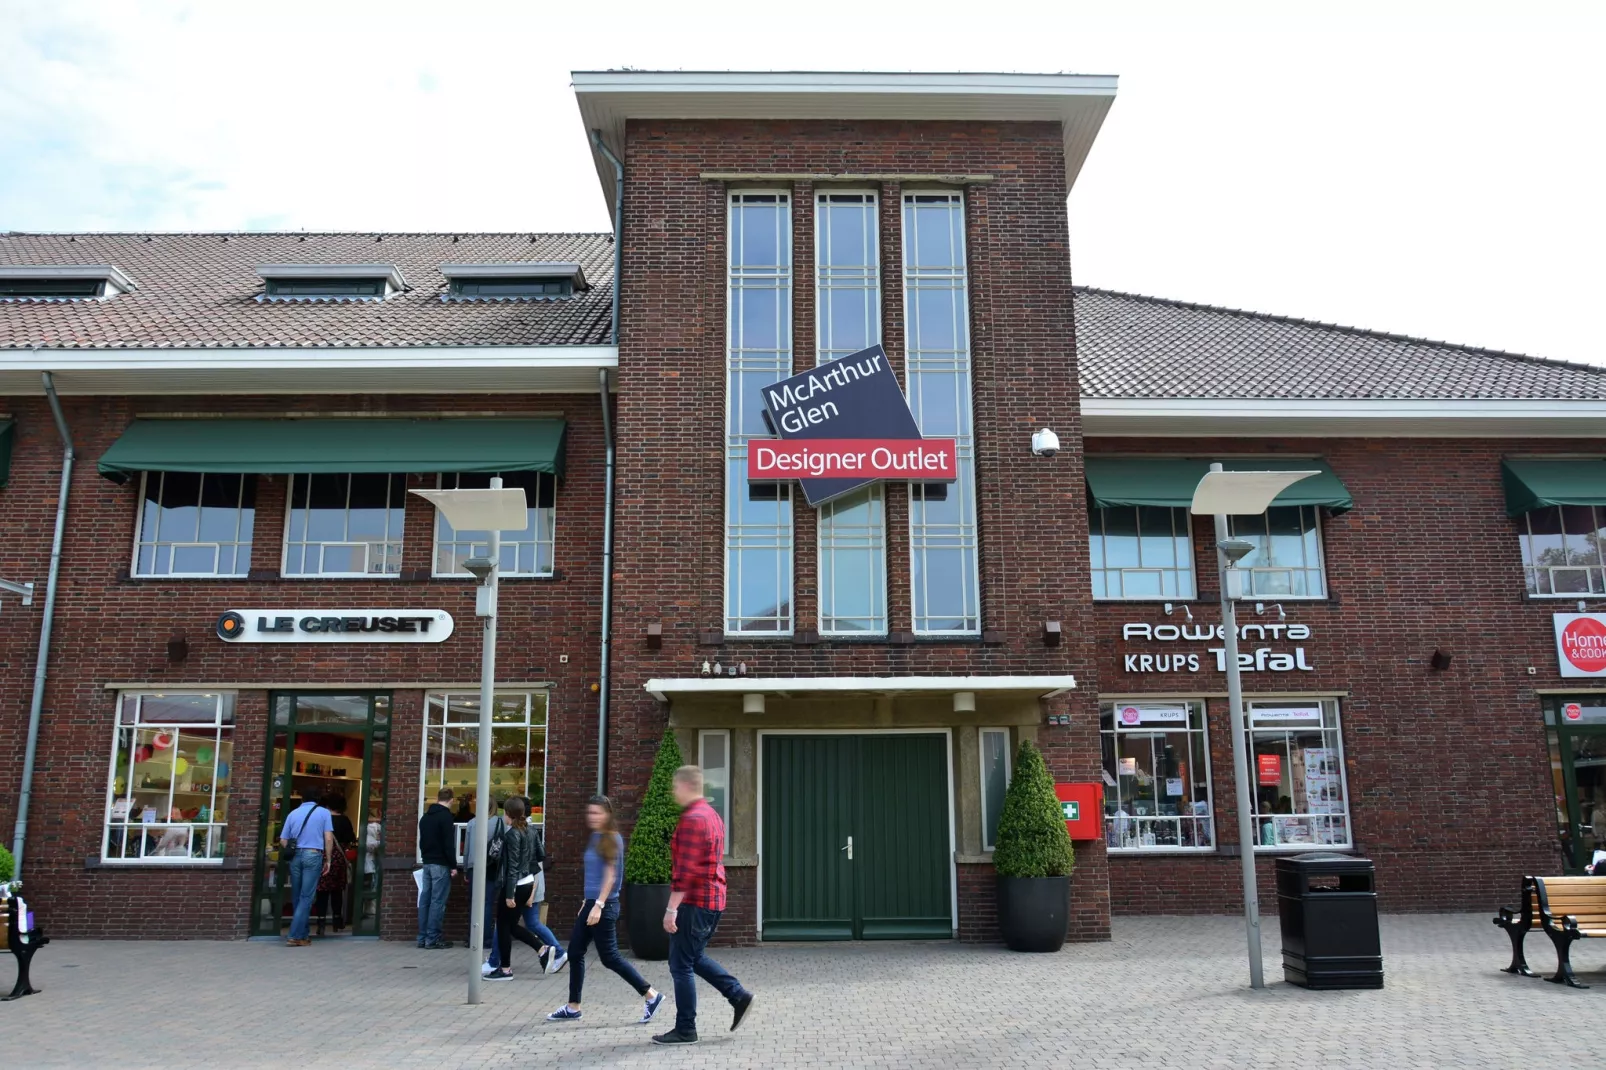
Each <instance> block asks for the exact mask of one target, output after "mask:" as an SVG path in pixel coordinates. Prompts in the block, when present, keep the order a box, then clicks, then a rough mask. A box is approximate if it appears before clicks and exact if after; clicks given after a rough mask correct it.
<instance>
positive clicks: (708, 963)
mask: <svg viewBox="0 0 1606 1070" xmlns="http://www.w3.org/2000/svg"><path fill="white" fill-rule="evenodd" d="M720 913H721V911H718V910H705V909H704V908H702V907H694V906H688V905H687V904H685V903H682V904H681V905H680V912H679V913H677V914H676V915H675V932H674V934H673V935H671V936H670V938H669V976H670V977H672V978H674V981H675V1032H677V1033H687V1034H689V1033H695V1032H697V980H696V979H697V978H698V977H701V978H702V979H703V980H705V981H707V982H708V983H709V984H711V985H713V986H714V990H715V991H716V992H718V993H719V994H720V995H722V996H724V997H725V998H726V999H727V1000H729V1001H730V1002H731V1003H733V1004H734V1003H735V1002H736V1001H737V1000H739V999H741V998H742V997H743V996H745V995H747V990H746V989H745V988H743V987H742V983H741V982H740V981H738V980H737V979H736V978H735V977H733V976H732V975H731V973H730V971H729V970H727V969H725V967H723V966H721V965H720V964H719V963H717V962H715V961H714V960H713V959H711V958H709V957H708V955H707V954H706V949H707V947H708V941H709V938H710V937H712V936H713V935H714V930H715V929H718V928H719V916H720ZM571 968H572V967H571Z"/></svg>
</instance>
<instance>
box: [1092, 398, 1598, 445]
mask: <svg viewBox="0 0 1606 1070" xmlns="http://www.w3.org/2000/svg"><path fill="white" fill-rule="evenodd" d="M1082 431H1083V434H1084V435H1085V436H1087V437H1089V438H1094V437H1101V436H1107V437H1112V438H1119V437H1129V436H1130V437H1143V438H1195V437H1200V436H1217V437H1225V438H1248V437H1267V436H1286V435H1295V436H1302V437H1326V438H1338V437H1343V438H1506V437H1510V436H1529V435H1533V436H1543V437H1546V438H1601V437H1606V401H1573V400H1555V399H1543V400H1499V399H1480V400H1447V401H1445V400H1395V399H1381V400H1320V399H1317V400H1311V399H1297V400H1277V399H1271V400H1258V399H1257V400H1234V399H1231V398H1092V397H1086V396H1084V397H1083V398H1082Z"/></svg>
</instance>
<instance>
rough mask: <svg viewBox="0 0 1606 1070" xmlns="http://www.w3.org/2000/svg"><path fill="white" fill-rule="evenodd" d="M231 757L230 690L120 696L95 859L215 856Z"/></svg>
mask: <svg viewBox="0 0 1606 1070" xmlns="http://www.w3.org/2000/svg"><path fill="white" fill-rule="evenodd" d="M233 763H234V695H233V694H232V693H229V692H215V691H212V692H208V691H161V692H156V691H124V692H122V693H121V694H119V695H118V697H117V717H116V726H115V728H114V730H113V735H112V763H111V772H110V775H109V777H108V784H107V788H106V831H105V835H104V837H103V839H102V844H101V859H102V860H103V861H106V862H133V861H139V862H159V863H172V862H218V861H221V860H222V858H223V841H224V834H225V832H226V831H227V830H228V822H229V777H230V775H231V773H232V771H233Z"/></svg>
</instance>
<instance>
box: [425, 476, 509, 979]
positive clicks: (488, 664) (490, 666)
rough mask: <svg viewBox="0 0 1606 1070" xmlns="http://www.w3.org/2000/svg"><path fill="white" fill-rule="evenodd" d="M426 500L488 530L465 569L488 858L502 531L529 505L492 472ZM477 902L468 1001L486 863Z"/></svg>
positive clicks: (461, 528) (468, 526) (477, 838)
mask: <svg viewBox="0 0 1606 1070" xmlns="http://www.w3.org/2000/svg"><path fill="white" fill-rule="evenodd" d="M413 493H414V494H416V495H418V496H419V497H420V498H427V499H428V500H429V501H430V502H432V503H433V504H434V506H435V508H437V509H439V510H440V511H441V513H442V514H443V515H444V516H445V517H446V522H447V523H449V524H451V525H452V527H453V529H454V530H456V531H457V532H458V533H459V535H461V533H463V532H465V531H484V532H488V533H489V538H488V540H487V541H488V543H489V547H488V550H487V553H486V555H485V556H484V557H471V558H469V559H468V560H467V561H464V562H463V568H464V569H466V570H467V571H468V573H469V574H470V575H471V576H473V577H474V578H475V579H477V580H479V581H480V586H479V588H478V589H477V590H476V591H475V592H474V612H475V615H477V616H479V617H482V618H484V620H485V637H484V644H483V647H482V652H481V654H480V751H479V769H478V771H477V772H476V774H475V787H474V797H475V799H477V800H478V815H477V816H478V817H479V820H478V821H475V822H474V842H473V843H472V844H470V845H469V851H470V852H471V853H470V855H469V857H470V859H471V860H472V861H474V862H476V863H479V862H482V861H483V860H484V858H485V833H486V828H487V827H488V826H489V825H490V823H491V813H490V812H489V808H488V807H487V805H486V804H487V803H488V802H490V797H491V795H490V786H491V706H492V702H493V699H494V692H495V690H496V595H497V579H498V575H499V573H500V572H501V568H500V562H501V558H502V532H504V531H523V530H524V529H525V528H526V527H527V526H528V525H529V522H530V517H529V505H528V503H527V502H526V501H525V498H524V488H523V487H509V488H506V489H504V488H503V487H502V477H501V476H492V477H491V486H490V489H489V490H415V491H413ZM473 869H474V884H473V892H472V895H473V896H474V901H473V903H471V904H470V907H469V910H470V913H469V917H470V919H471V920H470V922H469V940H468V944H469V971H468V1001H469V1002H470V1003H478V1002H479V1001H480V946H481V945H482V944H483V943H484V937H485V866H483V865H475V866H474V867H473Z"/></svg>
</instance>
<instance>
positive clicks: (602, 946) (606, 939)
mask: <svg viewBox="0 0 1606 1070" xmlns="http://www.w3.org/2000/svg"><path fill="white" fill-rule="evenodd" d="M596 904H597V901H596V900H595V899H587V900H586V901H585V903H584V904H583V905H582V906H581V907H580V914H579V916H578V917H576V918H575V919H574V931H573V932H572V933H571V934H570V935H569V1002H570V1003H579V1002H580V994H581V992H582V991H583V990H584V988H585V986H586V948H588V947H590V946H591V944H592V942H593V941H594V942H595V943H596V945H597V958H599V959H601V960H602V964H603V965H604V966H606V967H608V969H610V970H612V971H613V972H614V973H616V974H618V975H619V976H620V977H623V978H624V979H625V983H627V984H628V985H630V987H631V988H634V989H635V990H636V995H638V996H642V997H645V996H646V995H647V992H648V991H649V990H650V989H651V988H652V986H651V985H649V984H648V983H647V982H646V981H645V980H643V979H642V976H641V973H640V972H639V971H638V970H637V969H636V968H635V967H634V966H632V965H630V963H629V962H627V961H625V957H624V956H623V955H621V954H619V900H617V899H610V900H608V901H607V902H606V903H604V904H602V918H601V920H599V921H598V922H597V923H596V924H595V925H587V924H586V917H587V916H588V915H590V913H591V908H592V907H594V906H596Z"/></svg>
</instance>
